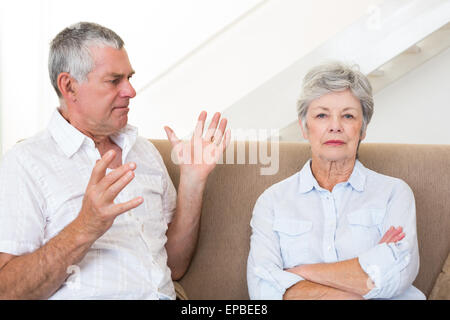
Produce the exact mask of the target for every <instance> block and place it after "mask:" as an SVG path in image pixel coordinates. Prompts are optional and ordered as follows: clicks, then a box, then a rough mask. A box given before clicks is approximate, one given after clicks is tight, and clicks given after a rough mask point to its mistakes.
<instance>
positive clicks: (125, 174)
mask: <svg viewBox="0 0 450 320" xmlns="http://www.w3.org/2000/svg"><path fill="white" fill-rule="evenodd" d="M114 157H115V152H114V150H110V151H108V152H106V153H105V154H104V155H103V157H102V158H101V159H100V160H98V161H97V163H96V164H95V166H94V169H93V170H92V173H91V178H90V180H89V183H88V186H87V188H86V193H85V194H84V198H83V205H82V207H81V211H80V213H79V215H78V217H77V220H78V221H79V222H80V227H81V229H82V230H80V231H81V232H83V233H85V234H86V235H88V236H92V237H93V238H95V239H97V238H99V237H100V236H101V235H102V234H104V233H105V232H106V231H107V230H108V229H109V228H110V227H111V226H112V224H113V222H114V219H115V218H116V217H117V216H118V215H120V214H122V213H124V212H126V211H129V210H131V209H133V208H136V207H137V206H139V205H140V204H142V202H143V201H144V200H143V198H142V197H136V198H134V199H131V200H129V201H127V202H124V203H117V204H116V203H114V199H115V198H116V197H117V195H118V194H119V193H120V191H122V190H123V188H125V187H126V186H127V185H128V184H129V183H130V182H131V180H133V178H134V169H135V168H136V164H135V163H133V162H130V163H126V164H123V165H122V166H120V167H119V168H117V169H115V170H113V171H111V172H110V173H108V174H107V175H106V168H108V165H109V164H110V163H111V162H112V161H113V159H114Z"/></svg>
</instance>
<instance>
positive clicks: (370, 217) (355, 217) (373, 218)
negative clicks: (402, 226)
mask: <svg viewBox="0 0 450 320" xmlns="http://www.w3.org/2000/svg"><path fill="white" fill-rule="evenodd" d="M385 212H386V210H385V209H374V208H368V209H359V210H356V211H353V212H351V213H349V214H348V215H347V220H348V223H349V227H350V232H351V239H352V242H353V245H354V246H357V247H358V248H357V249H358V252H363V251H365V250H368V249H370V248H372V247H374V246H375V245H376V244H377V243H378V241H379V239H381V226H382V223H383V219H384V215H385Z"/></svg>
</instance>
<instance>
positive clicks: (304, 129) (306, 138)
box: [298, 118, 308, 140]
mask: <svg viewBox="0 0 450 320" xmlns="http://www.w3.org/2000/svg"><path fill="white" fill-rule="evenodd" d="M298 123H299V124H300V129H302V135H303V138H305V140H308V128H305V127H304V126H303V122H302V119H300V118H299V119H298ZM305 125H306V123H305Z"/></svg>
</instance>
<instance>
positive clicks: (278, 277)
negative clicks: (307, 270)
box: [254, 267, 305, 300]
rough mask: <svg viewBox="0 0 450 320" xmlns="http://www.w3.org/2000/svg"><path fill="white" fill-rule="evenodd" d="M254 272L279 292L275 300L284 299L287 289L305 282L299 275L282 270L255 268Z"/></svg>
mask: <svg viewBox="0 0 450 320" xmlns="http://www.w3.org/2000/svg"><path fill="white" fill-rule="evenodd" d="M254 272H255V275H256V276H258V277H259V278H261V279H262V280H264V281H267V282H268V283H270V284H271V286H272V287H273V288H275V289H276V290H277V297H274V298H275V299H279V300H281V299H283V295H284V293H285V292H286V290H287V289H289V288H290V287H292V286H293V285H294V284H296V283H297V282H299V281H302V280H305V279H304V278H302V277H301V276H299V275H297V274H294V273H292V272H288V271H284V270H280V269H271V270H267V269H265V268H261V267H255V269H254Z"/></svg>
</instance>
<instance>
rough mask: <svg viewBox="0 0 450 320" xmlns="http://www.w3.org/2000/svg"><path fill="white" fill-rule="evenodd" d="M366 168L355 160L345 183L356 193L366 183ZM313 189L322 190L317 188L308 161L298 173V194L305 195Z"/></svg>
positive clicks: (317, 184) (362, 188)
mask: <svg viewBox="0 0 450 320" xmlns="http://www.w3.org/2000/svg"><path fill="white" fill-rule="evenodd" d="M365 170H366V168H365V167H364V166H363V165H362V163H361V162H359V160H356V162H355V166H354V167H353V172H352V174H351V175H350V178H349V179H348V181H347V183H348V184H350V185H351V186H352V188H353V189H355V190H356V191H360V192H361V191H364V185H365V183H366V174H365ZM313 188H316V189H317V190H322V189H323V188H322V187H320V186H319V183H318V182H317V180H316V178H315V177H314V175H313V174H312V171H311V159H310V160H308V161H307V162H306V163H305V165H304V166H303V168H302V169H301V170H300V172H299V192H300V193H307V192H309V191H311V190H312V189H313Z"/></svg>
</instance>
